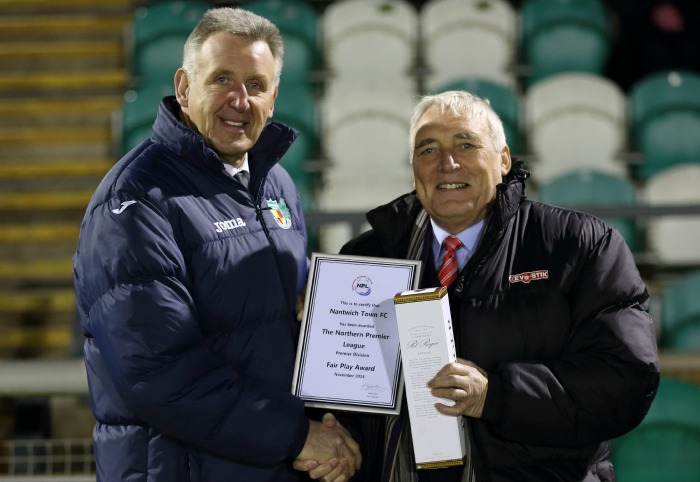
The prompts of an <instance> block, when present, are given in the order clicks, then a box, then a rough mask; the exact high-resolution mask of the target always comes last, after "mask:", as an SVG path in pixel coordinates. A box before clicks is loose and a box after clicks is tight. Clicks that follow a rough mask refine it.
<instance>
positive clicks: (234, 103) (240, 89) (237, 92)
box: [229, 85, 250, 112]
mask: <svg viewBox="0 0 700 482" xmlns="http://www.w3.org/2000/svg"><path fill="white" fill-rule="evenodd" d="M229 97H230V100H229V105H230V106H231V107H233V108H234V109H236V111H237V112H245V111H247V110H248V108H249V107H250V103H249V102H248V91H247V90H246V88H245V85H238V86H236V87H234V88H233V89H232V90H231V93H230V94H229Z"/></svg>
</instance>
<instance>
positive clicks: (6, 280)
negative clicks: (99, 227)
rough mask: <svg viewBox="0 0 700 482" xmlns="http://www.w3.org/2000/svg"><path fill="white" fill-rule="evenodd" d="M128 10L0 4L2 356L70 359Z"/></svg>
mask: <svg viewBox="0 0 700 482" xmlns="http://www.w3.org/2000/svg"><path fill="white" fill-rule="evenodd" d="M136 7H137V3H136V1H135V0H101V1H99V2H96V1H95V0H22V1H10V0H0V65H2V66H3V68H2V69H0V151H2V153H3V155H2V160H0V328H2V330H3V336H2V337H0V338H2V341H1V342H0V357H4V358H12V357H16V356H22V357H27V356H29V357H47V356H48V357H60V356H67V355H69V354H71V353H72V350H73V342H72V338H73V329H74V326H73V320H74V315H75V314H74V311H75V299H74V294H73V286H72V285H73V283H72V267H71V263H72V256H73V253H74V252H75V248H76V245H77V238H78V231H79V228H80V222H81V220H82V217H83V215H84V213H85V208H86V206H87V203H88V202H89V200H90V197H91V196H92V194H93V192H94V190H95V187H96V186H97V183H98V182H99V180H100V179H101V178H102V176H104V174H105V173H106V172H107V171H108V170H109V168H110V167H111V165H112V164H113V163H114V161H115V159H114V155H113V145H114V142H113V138H112V137H113V134H112V133H113V128H112V119H113V117H114V115H115V112H117V111H118V109H119V107H120V106H121V103H122V101H123V95H124V92H125V91H126V90H127V89H128V84H129V72H128V68H127V59H126V55H125V51H124V50H125V42H124V33H125V31H126V28H128V26H129V23H130V22H131V21H132V19H133V15H134V10H135V8H136Z"/></svg>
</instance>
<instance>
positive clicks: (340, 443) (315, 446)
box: [294, 413, 362, 482]
mask: <svg viewBox="0 0 700 482" xmlns="http://www.w3.org/2000/svg"><path fill="white" fill-rule="evenodd" d="M361 464H362V454H361V453H360V446H359V445H358V444H357V442H355V440H354V439H353V438H352V436H351V435H350V432H348V431H347V429H346V428H345V427H343V426H342V425H341V424H340V422H338V421H337V420H336V418H335V417H334V416H333V414H331V413H326V414H325V415H324V416H323V419H322V421H321V422H316V421H310V422H309V434H308V435H307V437H306V443H305V444H304V448H303V449H302V450H301V452H299V455H297V458H296V460H294V468H295V469H296V470H301V471H304V472H308V473H309V477H311V478H312V479H321V480H322V481H323V482H347V481H348V480H350V478H351V477H352V476H353V475H354V474H355V472H356V471H357V470H358V469H359V468H360V465H361Z"/></svg>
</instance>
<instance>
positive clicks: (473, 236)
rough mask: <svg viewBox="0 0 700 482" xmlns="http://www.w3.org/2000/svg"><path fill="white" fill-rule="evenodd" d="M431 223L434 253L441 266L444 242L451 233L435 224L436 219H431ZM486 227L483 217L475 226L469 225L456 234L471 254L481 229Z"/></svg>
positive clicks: (437, 262) (436, 261)
mask: <svg viewBox="0 0 700 482" xmlns="http://www.w3.org/2000/svg"><path fill="white" fill-rule="evenodd" d="M430 224H431V225H432V227H433V253H435V263H436V265H437V266H439V265H440V264H441V263H442V256H443V253H442V242H443V241H444V240H445V238H446V237H447V236H449V235H450V233H448V232H447V231H445V230H444V229H442V228H441V227H440V226H438V225H437V224H435V221H433V220H432V219H431V220H430ZM483 228H484V220H483V219H482V220H481V221H479V222H478V223H476V224H474V225H473V226H469V227H468V228H467V229H465V230H464V231H461V232H459V233H457V234H456V235H455V236H457V237H458V238H459V240H460V241H461V242H462V245H463V246H464V247H465V248H467V253H468V254H470V255H471V253H473V252H474V248H475V247H476V243H477V241H478V240H479V236H480V235H481V231H482V229H483Z"/></svg>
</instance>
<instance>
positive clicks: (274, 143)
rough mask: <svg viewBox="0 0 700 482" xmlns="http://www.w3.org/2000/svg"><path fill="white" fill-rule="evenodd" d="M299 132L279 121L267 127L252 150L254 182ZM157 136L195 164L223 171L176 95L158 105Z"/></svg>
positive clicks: (180, 155)
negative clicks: (185, 116)
mask: <svg viewBox="0 0 700 482" xmlns="http://www.w3.org/2000/svg"><path fill="white" fill-rule="evenodd" d="M298 135H299V133H298V132H297V131H296V130H294V129H292V128H291V127H287V126H285V125H283V124H279V123H277V122H270V123H268V124H267V125H265V127H264V128H263V130H262V132H261V133H260V138H259V139H258V141H257V142H256V143H255V145H254V146H253V148H252V149H251V150H250V151H249V152H248V163H249V166H250V177H251V184H252V183H253V182H255V183H256V185H257V182H258V181H259V180H260V179H262V178H263V177H264V176H265V175H266V174H267V172H268V171H269V170H270V169H271V168H272V166H274V165H275V164H276V163H277V162H279V160H280V159H281V158H282V156H283V155H284V154H285V153H286V152H287V150H288V149H289V147H290V146H291V145H292V143H293V142H294V140H295V139H296V138H297V136H298ZM153 139H154V140H155V141H156V142H158V143H159V144H163V145H164V146H165V147H166V148H167V149H169V150H170V151H172V152H174V153H175V154H177V155H178V157H180V158H181V159H183V160H184V161H185V162H189V163H192V164H195V165H197V166H199V167H201V168H203V169H207V170H209V171H211V172H214V173H218V174H220V173H221V164H222V163H223V161H222V159H221V158H220V157H219V155H218V154H217V153H216V152H215V151H214V150H213V149H212V148H210V147H209V146H208V145H207V144H206V143H205V142H204V138H203V137H202V136H201V135H200V134H199V133H198V132H195V131H193V130H192V129H190V128H189V127H187V126H186V125H185V124H184V123H183V122H182V121H181V120H180V105H179V104H178V103H177V100H175V96H168V97H165V98H164V99H163V100H162V101H161V103H160V107H159V108H158V115H157V117H156V120H155V123H154V124H153Z"/></svg>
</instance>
